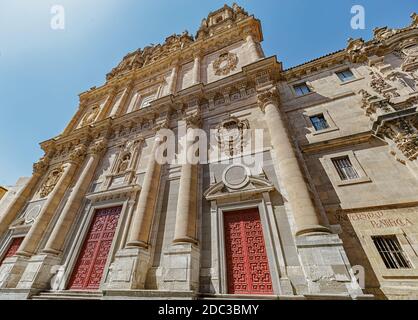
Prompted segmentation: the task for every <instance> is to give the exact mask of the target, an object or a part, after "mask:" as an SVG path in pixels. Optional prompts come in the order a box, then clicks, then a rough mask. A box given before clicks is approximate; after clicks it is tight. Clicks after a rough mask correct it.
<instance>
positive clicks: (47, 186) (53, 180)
mask: <svg viewBox="0 0 418 320" xmlns="http://www.w3.org/2000/svg"><path fill="white" fill-rule="evenodd" d="M63 173H64V168H63V167H60V168H58V169H54V170H52V171H51V172H50V173H49V175H48V177H47V178H46V181H45V182H44V183H43V185H42V187H41V190H40V192H39V195H40V197H41V198H46V197H47V196H49V194H50V193H51V192H52V191H53V190H54V188H55V186H56V185H57V183H58V181H59V180H60V178H61V176H62V174H63Z"/></svg>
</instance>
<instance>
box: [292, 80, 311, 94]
mask: <svg viewBox="0 0 418 320" xmlns="http://www.w3.org/2000/svg"><path fill="white" fill-rule="evenodd" d="M293 88H294V89H295V92H296V95H297V96H299V97H301V96H304V95H305V94H308V93H310V92H311V89H309V87H308V86H307V85H306V83H302V84H298V85H296V86H293Z"/></svg>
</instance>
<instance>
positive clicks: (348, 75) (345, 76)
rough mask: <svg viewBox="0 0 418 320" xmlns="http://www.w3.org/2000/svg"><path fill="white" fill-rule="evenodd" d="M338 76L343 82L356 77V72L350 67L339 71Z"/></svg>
mask: <svg viewBox="0 0 418 320" xmlns="http://www.w3.org/2000/svg"><path fill="white" fill-rule="evenodd" d="M337 76H338V78H340V80H341V81H342V82H347V81H350V80H354V79H355V77H354V74H353V73H352V72H351V70H349V69H347V70H344V71H340V72H337Z"/></svg>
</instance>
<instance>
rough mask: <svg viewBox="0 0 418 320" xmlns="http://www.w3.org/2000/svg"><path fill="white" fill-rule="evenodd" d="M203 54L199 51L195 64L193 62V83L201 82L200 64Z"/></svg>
mask: <svg viewBox="0 0 418 320" xmlns="http://www.w3.org/2000/svg"><path fill="white" fill-rule="evenodd" d="M201 60H202V58H201V54H200V53H197V54H196V55H195V57H194V64H193V84H199V83H200V64H201Z"/></svg>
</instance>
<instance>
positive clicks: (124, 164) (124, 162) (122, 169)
mask: <svg viewBox="0 0 418 320" xmlns="http://www.w3.org/2000/svg"><path fill="white" fill-rule="evenodd" d="M130 161H131V154H130V153H128V154H126V155H124V156H123V158H122V160H121V161H120V163H119V166H118V170H117V173H118V174H119V173H124V172H126V170H128V166H129V163H130Z"/></svg>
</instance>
